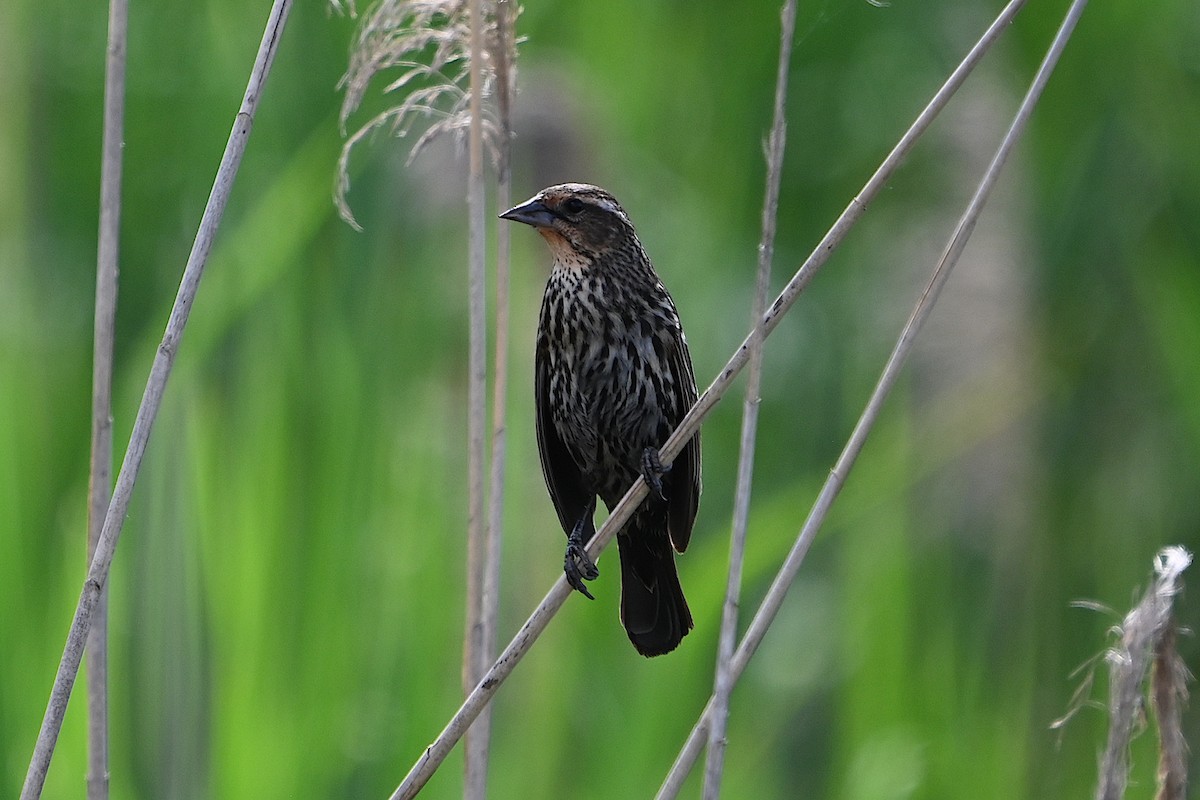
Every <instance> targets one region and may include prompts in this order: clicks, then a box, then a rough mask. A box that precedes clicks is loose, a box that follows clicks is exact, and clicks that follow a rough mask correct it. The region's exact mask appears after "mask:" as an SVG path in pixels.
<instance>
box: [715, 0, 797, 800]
mask: <svg viewBox="0 0 1200 800" xmlns="http://www.w3.org/2000/svg"><path fill="white" fill-rule="evenodd" d="M795 32H796V0H787V2H786V3H784V6H783V9H782V11H781V12H780V32H779V66H778V69H777V71H776V74H775V110H774V112H773V113H772V121H771V134H770V137H769V138H768V139H767V153H766V156H767V180H766V188H765V190H764V197H763V211H762V238H761V239H760V240H759V245H758V279H757V281H756V284H755V287H754V303H753V309H752V311H751V312H750V366H749V370H748V373H747V376H746V399H745V401H744V402H743V404H742V434H741V445H740V447H739V451H738V470H737V488H736V493H735V495H734V501H733V528H732V531H731V533H730V539H729V579H728V583H727V585H726V587H725V605H724V608H723V611H722V614H721V632H720V634H719V636H718V639H717V667H716V674H715V676H714V678H713V703H714V708H713V716H712V724H711V725H710V726H709V730H708V755H707V760H706V762H705V765H704V800H717V798H718V797H719V796H720V794H721V774H722V772H723V770H724V767H725V726H726V722H727V721H728V719H729V695H730V693H731V692H732V691H733V679H732V678H733V676H732V674H731V672H730V667H731V662H732V660H733V648H734V645H735V644H736V643H737V624H738V598H739V597H740V596H741V592H742V556H743V553H744V552H745V549H746V526H747V523H748V520H749V517H750V487H751V482H752V480H753V476H754V440H755V436H756V435H757V432H758V406H759V396H758V394H759V386H760V384H761V381H762V344H763V336H762V331H761V330H760V328H759V324H758V321H759V320H760V319H762V315H763V311H765V310H766V307H767V291H768V289H769V287H770V283H771V260H772V257H773V256H774V253H775V223H776V218H777V217H778V215H779V184H780V182H781V181H782V178H783V154H784V152H785V149H786V142H787V117H786V114H785V112H786V110H787V88H788V66H789V65H790V64H791V61H792V39H793V37H794V36H795Z"/></svg>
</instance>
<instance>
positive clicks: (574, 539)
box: [563, 505, 600, 600]
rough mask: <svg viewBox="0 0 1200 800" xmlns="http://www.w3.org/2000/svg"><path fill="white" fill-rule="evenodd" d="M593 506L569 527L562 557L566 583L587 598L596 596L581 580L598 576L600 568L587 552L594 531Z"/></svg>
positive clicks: (588, 579)
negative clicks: (564, 553) (572, 526)
mask: <svg viewBox="0 0 1200 800" xmlns="http://www.w3.org/2000/svg"><path fill="white" fill-rule="evenodd" d="M595 508H596V507H595V505H592V506H590V507H589V508H587V509H585V510H584V513H583V516H581V517H580V518H579V521H578V522H576V523H575V527H574V528H572V529H571V533H570V534H569V535H568V536H567V554H566V556H565V557H564V558H563V572H565V573H566V575H567V583H569V584H571V588H572V589H575V590H576V591H578V592H580V593H582V594H583V596H584V597H586V598H587V599H589V600H595V599H596V598H595V597H592V593H591V592H589V591H588V590H587V586H585V585H584V583H583V582H584V581H594V580H596V578H598V577H599V576H600V570H598V569H596V562H594V561H592V559H591V558H590V557H589V556H588V554H587V543H588V540H589V539H591V538H592V534H594V533H595V532H596V529H595V527H594V525H593V524H592V514H594V513H595Z"/></svg>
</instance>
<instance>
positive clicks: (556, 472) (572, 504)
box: [534, 326, 594, 535]
mask: <svg viewBox="0 0 1200 800" xmlns="http://www.w3.org/2000/svg"><path fill="white" fill-rule="evenodd" d="M543 327H544V326H543ZM547 348H548V345H547V342H546V338H545V334H544V333H541V332H539V334H538V338H537V355H536V358H535V367H534V371H535V375H536V377H535V380H534V383H535V386H534V398H535V403H534V404H535V405H536V407H537V443H538V455H539V456H541V460H542V475H543V476H545V478H546V488H547V489H549V490H550V499H551V500H552V501H553V502H554V510H555V511H557V512H558V521H559V522H560V523H562V527H563V531H565V532H566V533H567V534H568V535H569V534H570V533H571V529H572V528H574V527H575V523H576V522H578V521H579V518H580V517H581V516H582V515H583V514H584V512H585V511H586V510H587V508H588V505H589V503H591V502H593V499H594V495H591V496H589V494H588V492H587V490H586V489H585V488H584V486H583V475H582V473H580V471H579V467H578V466H576V464H575V459H573V458H571V453H570V451H568V450H567V446H566V445H565V444H563V440H562V439H561V438H559V435H558V429H557V428H555V427H554V418H553V415H552V411H551V403H550V375H549V371H550V359H549V356H548V355H547V353H546V351H547Z"/></svg>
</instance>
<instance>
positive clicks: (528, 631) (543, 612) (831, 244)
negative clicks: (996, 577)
mask: <svg viewBox="0 0 1200 800" xmlns="http://www.w3.org/2000/svg"><path fill="white" fill-rule="evenodd" d="M1024 5H1025V0H1011V2H1009V4H1008V5H1007V6H1006V7H1005V8H1004V10H1003V11H1002V12H1001V13H1000V16H998V17H997V18H996V21H995V22H993V23H992V25H991V26H990V27H989V28H988V29H987V31H986V32H985V33H984V34H983V36H982V37H981V38H980V39H979V41H978V42H977V43H976V44H975V46H974V47H972V48H971V50H970V52H969V53H967V55H966V56H965V57H964V58H963V60H962V62H961V63H960V64H959V65H958V67H956V68H955V70H954V72H952V73H951V74H950V77H949V78H947V79H946V82H945V83H944V84H943V85H942V87H941V88H940V89H939V90H938V91H937V93H936V94H935V95H934V96H933V99H931V100H930V101H929V103H928V105H926V107H925V108H924V110H922V111H921V113H920V114H919V115H918V116H917V118H916V120H915V121H914V122H913V123H912V125H911V126H910V127H909V129H908V130H907V131H906V132H905V133H904V135H903V136H902V137H901V138H900V141H899V142H898V143H897V144H896V146H895V147H893V148H892V151H891V152H890V153H889V154H888V156H887V158H885V159H884V160H883V163H881V164H880V165H879V167H878V169H876V171H875V173H874V174H873V175H872V176H871V178H870V179H869V180H868V181H867V183H866V184H865V185H864V186H863V188H862V190H861V191H860V192H859V194H858V195H857V196H856V197H855V198H854V199H853V200H851V201H850V205H848V206H847V207H846V209H845V210H844V211H843V212H842V213H841V215H840V216H839V217H838V218H837V220H836V221H835V222H834V223H833V227H831V228H830V229H829V231H828V232H827V233H826V234H825V236H824V238H822V239H821V241H820V242H819V243H818V244H817V247H816V249H815V250H813V252H812V253H811V254H810V255H809V257H808V258H807V259H806V260H805V262H804V264H803V265H801V267H800V269H799V270H798V271H797V272H796V274H795V275H793V276H792V279H791V280H790V281H789V282H788V284H787V286H786V287H785V288H784V290H783V292H782V293H780V295H779V296H778V297H777V298H776V299H775V302H774V303H773V304H772V305H771V308H770V310H768V311H767V313H766V314H765V315H764V316H763V319H762V324H761V327H762V336H763V338H766V337H767V336H769V335H770V334H771V332H772V331H773V330H774V329H775V327H776V326H777V325H778V324H779V321H780V319H781V318H782V317H783V315H784V314H786V313H787V312H788V310H789V309H791V307H792V305H793V304H795V302H796V299H797V298H798V297H799V296H800V293H801V292H802V291H803V290H804V288H805V287H806V286H807V285H808V283H809V282H810V281H811V280H812V278H813V276H814V275H815V274H816V273H817V271H818V270H820V268H821V267H822V266H824V264H825V262H826V261H827V260H828V259H829V256H830V254H831V253H832V252H833V250H834V248H835V247H836V246H837V245H838V244H839V243H840V242H841V241H842V239H843V238H845V236H846V234H847V233H848V232H849V230H850V228H851V227H853V225H854V223H855V222H857V221H858V218H859V217H861V216H862V214H863V212H864V211H865V210H866V207H867V205H868V204H869V203H870V202H871V200H873V199H874V198H875V196H876V195H877V194H879V192H880V191H881V190H882V189H883V187H884V186H885V185H886V184H887V181H888V180H889V179H890V178H891V176H892V174H893V173H895V171H896V170H897V169H898V168H899V166H900V164H901V163H902V162H903V161H904V157H905V156H906V155H908V153H909V151H910V150H912V148H913V146H914V145H915V144H916V141H917V139H918V138H920V136H921V134H922V133H924V132H925V130H926V129H927V128H928V127H929V125H930V124H931V123H932V122H933V120H934V118H935V117H936V116H937V114H938V112H939V111H941V109H942V108H943V107H945V105H946V103H947V102H949V100H950V98H951V97H952V96H953V95H954V93H955V92H956V91H957V90H958V88H959V87H960V86H961V85H962V83H963V81H965V80H966V78H967V76H968V75H969V74H970V73H971V71H972V70H973V69H974V68H975V67H976V65H977V64H978V63H979V61H980V60H981V59H982V58H983V56H984V54H985V53H986V52H987V50H988V48H990V47H991V46H992V44H994V43H995V41H996V39H998V38H999V36H1000V34H1001V33H1003V31H1004V29H1005V28H1006V27H1007V26H1008V24H1009V23H1010V22H1012V19H1013V17H1014V16H1015V15H1016V13H1017V12H1018V11H1019V10H1020V9H1021V7H1022V6H1024ZM749 348H750V339H749V337H747V339H746V341H744V342H742V345H741V347H739V348H738V350H737V351H736V352H735V353H734V354H733V357H732V358H730V359H729V361H728V363H726V365H725V367H724V368H723V369H722V370H721V372H720V373H719V374H718V375H717V377H716V379H715V380H714V381H713V382H712V384H711V385H710V386H709V387H708V389H706V390H705V392H704V394H703V395H701V397H700V399H699V400H697V401H696V403H695V404H694V405H693V406H692V408H691V410H690V411H688V413H687V414H686V415H685V416H684V418H683V420H682V421H680V423H679V426H678V427H677V428H676V430H675V432H674V433H673V434H671V437H670V438H669V439H668V440H667V441H666V442H665V443H664V444H663V446H662V448H661V450H660V458H661V459H662V462H663V463H664V464H670V463H671V462H672V461H673V460H674V459H675V457H676V456H677V455H679V451H680V450H682V449H683V446H684V444H685V443H686V442H687V441H688V440H690V439H691V438H692V436H693V435H695V433H696V431H697V429H698V428H699V427H700V423H701V422H702V421H703V420H704V419H705V417H707V416H708V414H709V413H710V412H711V411H712V409H713V407H714V406H716V404H717V402H718V401H720V399H721V397H722V396H723V395H724V393H725V391H726V390H727V389H728V388H729V385H730V384H731V383H733V381H734V379H735V378H736V377H737V376H738V374H739V373H740V372H741V371H742V369H743V368H744V367H745V366H746V362H747V361H748V359H749ZM646 493H647V488H646V483H645V481H644V480H642V479H641V478H639V479H638V480H637V481H635V482H634V484H633V486H631V487H630V488H629V491H628V492H626V494H625V497H623V498H622V499H621V502H620V503H618V504H617V505H616V507H615V508H613V510H612V512H611V513H610V514H609V516H608V519H607V520H605V522H604V524H603V525H601V526H600V529H599V530H598V531H596V534H595V535H594V536H593V537H592V541H591V543H590V544H589V545H588V554H589V555H590V556H591V557H592V558H593V559H595V558H596V557H598V556H599V554H600V553H601V552H602V551H603V550H604V548H605V547H606V546H607V545H608V543H609V542H611V541H612V538H613V536H615V535H616V533H617V531H618V530H620V529H621V527H622V526H623V525H624V524H625V523H626V522H627V521H628V520H629V517H630V516H631V515H632V514H633V512H634V510H635V509H636V508H637V507H638V506H639V505H641V503H642V501H643V500H645V498H646ZM569 594H570V588H569V587H568V586H567V581H566V578H565V577H564V576H562V575H560V576H559V578H558V580H557V581H555V583H554V585H553V586H552V587H551V588H550V591H549V592H547V593H546V596H545V597H544V598H542V601H541V603H540V604H539V605H538V607H537V608H536V609H535V610H534V612H533V613H532V614H531V615H530V616H529V619H527V620H526V621H525V624H524V625H522V626H521V629H520V630H519V631H517V633H516V635H515V636H514V637H513V639H512V641H510V642H509V644H508V646H507V647H506V648H505V649H504V652H502V653H501V654H500V656H499V658H497V659H496V662H495V663H494V664H492V666H491V668H490V669H488V671H487V673H486V674H485V675H484V676H483V678H482V680H480V682H479V684H478V685H477V686H476V687H475V688H474V690H472V692H471V694H470V695H468V696H467V699H466V700H465V701H464V702H463V704H462V705H461V706H460V707H459V709H458V711H456V712H455V714H454V716H453V717H451V718H450V721H449V722H448V723H447V724H446V727H445V728H443V729H442V732H441V733H440V734H438V737H437V738H436V739H435V740H434V741H433V743H432V744H430V745H429V747H427V748H425V751H424V752H423V753H422V754H421V756H420V758H418V759H417V761H416V763H415V764H413V766H412V768H411V769H410V770H409V772H408V774H407V775H406V776H405V777H404V780H403V781H402V782H401V784H400V785H399V786H398V787H397V788H396V790H395V791H394V792H393V793H392V795H391V796H392V799H393V800H408V798H412V797H415V796H416V794H417V792H419V791H420V790H421V788H422V787H423V786H425V784H426V783H428V782H429V779H430V777H432V776H433V773H434V772H436V771H437V768H438V767H439V766H440V765H441V763H442V761H444V760H445V758H446V756H447V755H448V754H449V753H450V750H451V749H452V748H453V747H454V745H455V744H456V743H457V742H458V740H459V739H460V738H462V736H463V734H464V733H465V732H466V730H467V728H468V727H469V726H470V725H471V723H472V721H473V720H474V719H475V718H476V717H477V716H478V715H479V712H480V710H481V709H482V708H483V707H484V706H486V705H487V704H488V703H489V702H491V699H492V697H493V696H494V695H495V694H496V691H497V690H498V689H499V688H500V684H502V683H503V682H504V680H505V679H506V678H508V676H509V675H510V674H511V673H512V671H513V669H514V668H515V667H516V665H517V664H518V663H520V661H521V659H522V658H524V657H525V654H526V653H527V652H528V651H529V648H530V647H532V645H533V643H534V642H535V641H537V638H538V637H539V636H541V634H542V631H544V630H545V629H546V626H547V625H549V624H550V620H551V619H552V618H553V617H554V615H555V614H556V613H558V610H559V608H561V607H562V605H563V603H564V602H566V599H567V596H568V595H569ZM743 667H744V665H743ZM734 673H735V674H740V669H739V668H738V665H737V657H736V655H735V660H734Z"/></svg>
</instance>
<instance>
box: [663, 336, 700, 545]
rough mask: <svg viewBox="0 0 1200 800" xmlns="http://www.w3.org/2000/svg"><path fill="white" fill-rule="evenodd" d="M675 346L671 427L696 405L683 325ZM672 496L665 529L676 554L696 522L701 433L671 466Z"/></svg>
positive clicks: (670, 358) (670, 364)
mask: <svg viewBox="0 0 1200 800" xmlns="http://www.w3.org/2000/svg"><path fill="white" fill-rule="evenodd" d="M676 330H677V335H676V337H675V342H674V345H675V346H674V347H672V348H670V350H671V352H670V354H669V355H668V361H667V368H668V369H669V370H670V371H671V374H672V375H673V376H674V378H675V385H676V386H678V387H679V391H677V392H675V393H674V395H673V397H674V401H675V407H674V408H672V409H671V410H670V413H671V427H672V428H674V427H676V426H677V425H679V422H680V421H681V420H682V419H683V417H684V415H686V414H687V412H688V409H690V408H691V407H692V405H693V404H694V403H695V402H696V376H695V375H694V374H693V373H692V358H691V355H690V354H689V353H688V347H687V340H686V339H684V337H683V328H682V326H680V327H678V328H677V329H676ZM669 475H670V476H671V493H670V496H669V497H668V498H667V503H668V505H667V530H668V531H669V533H670V535H671V544H672V545H673V546H674V548H675V550H676V551H677V552H680V553H682V552H683V551H684V550H686V549H687V546H688V541H689V540H690V539H691V537H692V524H693V523H694V522H695V521H696V509H697V507H698V506H699V505H700V433H699V431H697V432H696V435H695V436H693V437H692V438H691V439H690V440H689V441H688V443H687V444H686V445H684V447H683V450H682V451H680V453H679V455H678V456H677V457H676V458H675V462H674V464H673V465H672V467H671V472H670V473H669Z"/></svg>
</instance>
